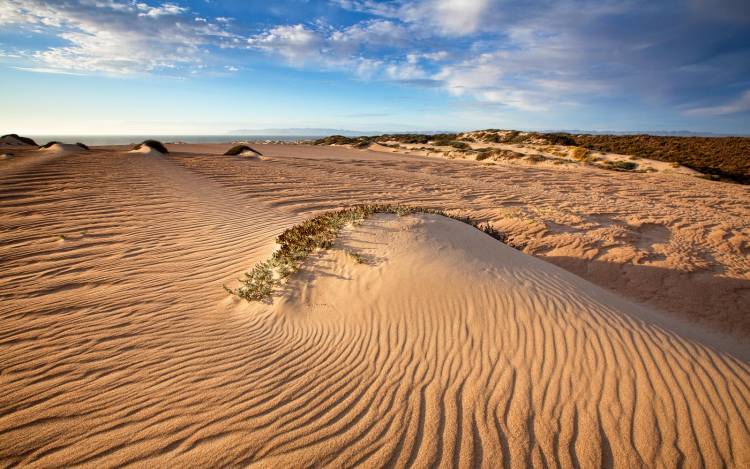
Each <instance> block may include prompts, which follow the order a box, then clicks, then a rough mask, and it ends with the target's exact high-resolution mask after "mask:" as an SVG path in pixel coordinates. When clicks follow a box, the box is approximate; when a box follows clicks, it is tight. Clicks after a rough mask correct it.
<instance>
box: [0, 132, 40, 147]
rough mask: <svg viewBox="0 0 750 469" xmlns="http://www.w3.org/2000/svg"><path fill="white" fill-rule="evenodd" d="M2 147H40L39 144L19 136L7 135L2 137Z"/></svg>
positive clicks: (0, 143) (0, 139)
mask: <svg viewBox="0 0 750 469" xmlns="http://www.w3.org/2000/svg"><path fill="white" fill-rule="evenodd" d="M0 146H7V147H23V146H35V147H36V146H38V145H37V143H36V142H35V141H34V140H32V139H30V138H28V137H21V136H20V135H18V134H7V135H3V136H2V137H0Z"/></svg>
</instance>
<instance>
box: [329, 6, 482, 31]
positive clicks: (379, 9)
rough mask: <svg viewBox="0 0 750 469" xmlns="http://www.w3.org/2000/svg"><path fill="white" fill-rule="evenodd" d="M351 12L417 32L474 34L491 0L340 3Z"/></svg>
mask: <svg viewBox="0 0 750 469" xmlns="http://www.w3.org/2000/svg"><path fill="white" fill-rule="evenodd" d="M337 3H338V5H339V6H341V7H342V8H346V9H348V10H353V11H358V12H363V13H368V14H371V15H375V16H380V17H384V18H393V19H396V20H399V21H403V22H405V23H408V24H410V25H411V26H412V27H413V28H415V29H421V30H427V29H429V30H434V31H435V32H437V33H439V34H443V35H448V36H465V35H469V34H473V33H475V32H476V31H477V30H478V29H479V27H480V26H481V25H482V22H483V18H484V15H485V14H486V12H487V10H488V7H490V5H491V2H490V0H418V1H398V2H395V3H391V4H382V3H378V2H374V1H371V0H338V1H337Z"/></svg>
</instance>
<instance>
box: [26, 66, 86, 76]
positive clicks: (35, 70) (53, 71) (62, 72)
mask: <svg viewBox="0 0 750 469" xmlns="http://www.w3.org/2000/svg"><path fill="white" fill-rule="evenodd" d="M13 68H14V69H16V70H21V71H23V72H33V73H51V74H53V75H75V76H84V75H85V73H76V72H71V71H69V70H59V69H56V68H44V67H13Z"/></svg>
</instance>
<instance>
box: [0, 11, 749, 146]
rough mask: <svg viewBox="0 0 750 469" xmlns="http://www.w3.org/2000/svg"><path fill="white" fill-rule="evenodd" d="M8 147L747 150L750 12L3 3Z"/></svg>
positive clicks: (3, 113)
mask: <svg viewBox="0 0 750 469" xmlns="http://www.w3.org/2000/svg"><path fill="white" fill-rule="evenodd" d="M0 103H1V104H0V133H10V132H16V133H21V134H24V133H26V134H66V133H69V134H218V133H226V132H232V131H235V130H241V129H268V128H334V129H349V130H359V131H365V132H377V131H426V130H471V129H484V128H503V129H529V130H594V131H606V130H613V131H652V132H657V131H670V130H688V131H695V132H714V133H726V134H750V2H749V1H747V0H685V1H677V0H647V1H641V0H638V1H631V0H617V1H610V0H556V1H547V0H544V1H529V0H412V1H404V0H391V1H373V0H320V1H313V0H308V1H305V0H290V1H256V0H246V1H228V0H189V1H188V0H173V1H169V2H162V1H160V0H134V1H133V0H57V1H38V0H0Z"/></svg>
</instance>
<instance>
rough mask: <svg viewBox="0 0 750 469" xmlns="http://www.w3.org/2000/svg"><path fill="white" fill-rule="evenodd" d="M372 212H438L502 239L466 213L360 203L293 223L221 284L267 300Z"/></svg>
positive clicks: (358, 259)
mask: <svg viewBox="0 0 750 469" xmlns="http://www.w3.org/2000/svg"><path fill="white" fill-rule="evenodd" d="M376 213H391V214H396V215H398V216H404V215H409V214H413V213H426V214H434V215H442V216H445V217H449V218H452V219H454V220H459V221H461V222H463V223H466V224H469V225H471V226H473V227H475V228H477V229H478V230H481V231H483V232H484V233H486V234H488V235H489V236H491V237H493V238H495V239H497V240H498V241H501V242H503V243H505V242H506V237H505V235H504V234H503V233H501V232H500V231H498V230H496V229H495V228H493V227H492V225H490V224H489V223H479V222H477V221H476V220H473V219H471V218H468V217H464V216H460V215H457V214H452V213H447V212H445V211H443V210H439V209H433V208H428V207H414V206H408V205H390V204H363V205H354V206H352V207H348V208H343V209H340V210H334V211H330V212H326V213H323V214H321V215H318V216H316V217H313V218H311V219H309V220H307V221H304V222H302V223H300V224H298V225H295V226H293V227H291V228H289V229H287V230H286V231H284V232H283V233H281V234H280V235H279V236H278V238H276V242H277V243H278V244H279V246H280V247H279V248H278V249H277V250H276V251H275V252H274V253H273V255H272V256H271V258H270V259H268V260H266V261H264V262H261V263H259V264H257V265H255V266H254V267H253V268H252V269H251V270H250V271H249V272H246V273H245V277H244V278H242V279H240V286H239V287H237V288H235V289H230V288H227V287H226V286H225V287H224V288H225V289H226V290H227V291H228V292H230V293H232V294H234V295H237V296H238V297H240V298H242V299H245V300H248V301H264V300H268V299H269V298H270V296H271V293H272V292H273V289H274V287H276V286H278V285H280V284H281V282H282V281H283V280H284V279H286V278H287V277H289V276H290V275H292V274H293V273H294V272H297V271H298V270H299V269H300V267H301V266H302V263H303V262H304V260H305V259H306V258H307V257H308V256H309V255H310V254H311V253H312V252H313V251H315V250H316V249H328V248H330V247H331V246H332V245H333V242H334V241H335V240H336V238H337V237H338V235H339V232H340V231H341V230H342V229H343V228H344V227H345V226H347V225H351V224H357V223H361V222H362V221H363V220H365V219H367V218H369V217H371V216H372V215H374V214H376ZM348 255H349V256H350V257H352V258H353V259H354V260H355V261H356V262H357V263H363V262H364V260H363V258H362V257H361V256H360V255H358V254H357V253H354V252H348Z"/></svg>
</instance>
